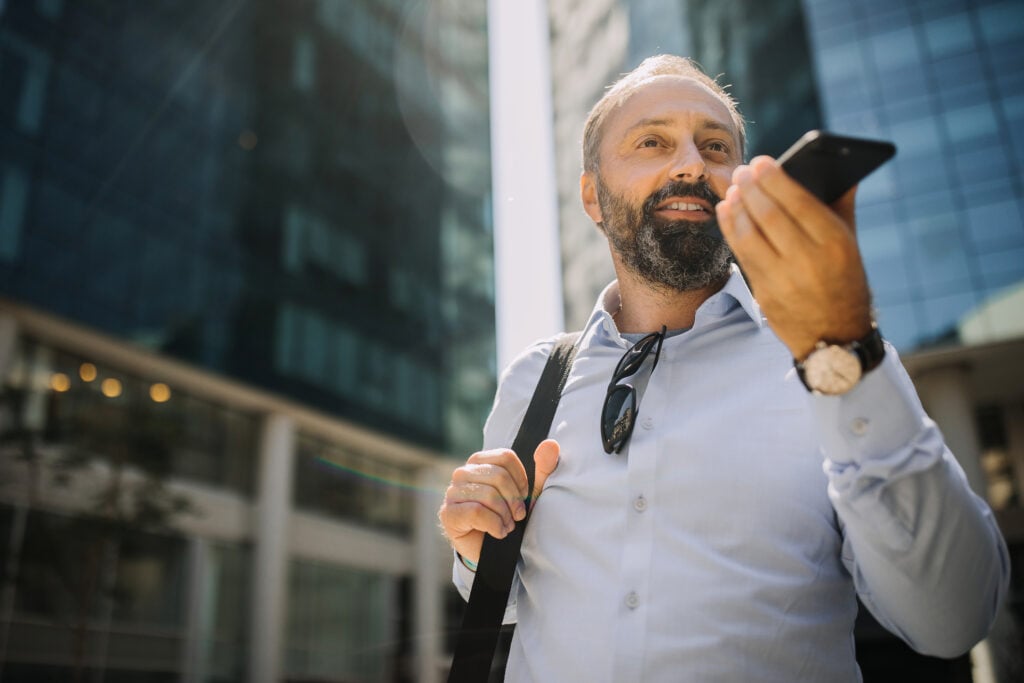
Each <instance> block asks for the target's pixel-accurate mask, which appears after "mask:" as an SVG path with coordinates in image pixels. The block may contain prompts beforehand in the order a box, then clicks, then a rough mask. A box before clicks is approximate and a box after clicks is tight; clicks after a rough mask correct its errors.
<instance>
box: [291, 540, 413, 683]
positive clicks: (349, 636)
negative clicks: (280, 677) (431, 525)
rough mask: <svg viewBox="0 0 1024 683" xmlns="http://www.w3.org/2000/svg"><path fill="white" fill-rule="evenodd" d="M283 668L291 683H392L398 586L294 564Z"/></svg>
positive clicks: (390, 580)
mask: <svg viewBox="0 0 1024 683" xmlns="http://www.w3.org/2000/svg"><path fill="white" fill-rule="evenodd" d="M288 594H289V600H288V622H287V625H286V633H285V638H286V652H285V661H284V668H285V674H286V676H287V677H288V679H289V680H310V681H312V680H317V681H319V680H322V681H387V680H394V679H395V676H396V671H395V669H394V667H395V666H396V665H397V664H398V661H399V658H398V656H397V650H398V637H397V636H398V632H397V626H398V616H399V615H398V580H397V579H396V578H395V577H389V576H383V575H380V574H371V573H368V572H364V571H359V570H357V569H349V568H345V567H335V566H330V565H326V564H321V563H317V562H311V561H304V560H293V561H292V562H291V565H290V567H289V570H288Z"/></svg>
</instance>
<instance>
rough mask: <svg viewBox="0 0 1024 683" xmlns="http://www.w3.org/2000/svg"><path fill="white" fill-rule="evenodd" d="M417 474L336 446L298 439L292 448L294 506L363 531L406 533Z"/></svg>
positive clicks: (408, 527)
mask: <svg viewBox="0 0 1024 683" xmlns="http://www.w3.org/2000/svg"><path fill="white" fill-rule="evenodd" d="M414 482H415V473H414V472H413V470H412V469H410V468H408V467H405V466H401V465H397V464H392V463H388V462H385V461H383V460H381V458H379V457H374V456H372V455H370V454H365V453H360V452H358V451H356V450H354V449H348V448H345V447H343V446H339V445H337V444H332V443H329V442H327V441H323V440H321V439H318V438H315V437H312V436H309V435H306V434H300V435H299V438H298V441H297V446H296V462H295V484H294V487H295V488H294V496H293V500H294V501H295V506H296V507H297V508H299V509H301V510H308V511H311V512H318V513H321V514H324V515H327V516H330V517H335V518H338V519H343V520H346V521H348V522H353V523H355V524H360V525H363V526H367V527H371V528H377V529H381V530H383V531H388V532H393V533H397V534H406V533H408V531H409V529H410V527H411V523H412V514H413V505H414V486H413V485H414Z"/></svg>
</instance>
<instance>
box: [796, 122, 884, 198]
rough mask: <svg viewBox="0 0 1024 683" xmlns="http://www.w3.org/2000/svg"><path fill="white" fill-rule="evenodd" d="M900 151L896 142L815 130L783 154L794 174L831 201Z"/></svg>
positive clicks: (810, 188) (808, 186)
mask: <svg viewBox="0 0 1024 683" xmlns="http://www.w3.org/2000/svg"><path fill="white" fill-rule="evenodd" d="M895 154H896V145H894V144H892V143H891V142H886V141H884V140H866V139H864V138H851V137H846V136H843V135H836V134H834V133H828V132H825V131H823V130H812V131H808V132H807V133H804V135H803V137H801V138H800V139H799V140H797V141H796V143H794V144H793V146H792V147H790V148H789V149H787V150H786V152H785V153H784V154H783V155H782V156H781V157H779V163H780V164H781V165H782V168H783V169H784V170H785V171H786V173H788V174H789V175H790V176H792V177H793V178H795V179H796V180H797V181H799V182H800V184H801V185H803V186H804V187H806V188H807V189H808V190H810V191H811V192H812V193H814V195H815V196H816V197H818V199H820V200H822V201H823V202H825V203H826V204H831V203H832V202H834V201H835V200H837V199H839V198H840V197H842V196H843V195H844V194H845V193H846V191H847V190H849V189H850V188H851V187H853V186H854V185H856V184H857V183H859V182H860V181H861V180H863V179H864V178H866V177H867V176H868V175H869V174H870V173H871V172H872V171H874V170H875V169H876V168H878V167H879V166H881V165H882V164H884V163H885V162H886V161H888V160H889V159H891V158H892V157H893V156H894V155H895Z"/></svg>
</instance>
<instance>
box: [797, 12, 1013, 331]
mask: <svg viewBox="0 0 1024 683" xmlns="http://www.w3.org/2000/svg"><path fill="white" fill-rule="evenodd" d="M805 5H806V9H807V23H808V27H809V29H810V36H811V41H812V44H813V46H814V54H815V63H816V65H817V81H818V86H819V88H818V89H819V93H820V97H821V102H822V107H823V110H824V115H825V122H826V124H827V125H828V126H829V127H830V128H833V129H835V130H837V131H847V132H850V133H852V134H859V135H863V136H869V137H881V138H885V139H890V140H893V141H894V142H895V143H896V145H897V147H898V148H899V151H898V154H897V156H896V158H895V159H894V160H893V161H892V162H891V163H889V164H887V165H886V166H885V167H884V168H883V169H881V170H880V171H879V172H878V173H876V174H875V175H874V176H872V177H871V178H870V179H869V180H868V181H867V182H865V183H864V184H863V185H862V187H861V192H860V194H859V197H858V199H859V204H858V210H859V226H860V242H861V245H862V249H863V252H864V258H865V261H866V262H867V266H868V271H869V277H870V279H871V284H872V288H873V290H874V295H875V301H876V304H877V306H878V309H879V316H880V322H881V327H882V329H883V330H884V331H885V334H886V336H887V337H888V338H890V339H891V340H892V341H893V342H894V343H895V344H896V345H897V346H898V347H900V348H901V349H912V348H914V347H917V346H921V345H925V344H929V343H933V342H936V341H942V340H944V339H955V338H956V334H957V324H958V322H959V320H960V318H961V317H963V316H964V315H965V314H966V313H967V312H968V311H970V310H971V309H973V308H975V307H977V306H978V305H979V304H982V303H983V302H984V301H986V300H988V299H991V298H992V297H997V296H999V295H1000V294H1001V293H1003V292H1005V291H1006V290H1007V289H1008V288H1011V287H1013V286H1014V285H1017V284H1019V283H1020V282H1021V280H1024V166H1022V164H1021V160H1022V159H1024V133H1022V129H1024V126H1022V123H1024V4H1022V3H1020V2H1017V1H1016V0H1002V1H987V0H986V1H982V0H954V1H945V0H943V1H936V2H926V1H921V2H915V1H911V0H897V1H892V0H885V1H882V0H870V1H867V2H856V3H848V2H836V1H833V0H805Z"/></svg>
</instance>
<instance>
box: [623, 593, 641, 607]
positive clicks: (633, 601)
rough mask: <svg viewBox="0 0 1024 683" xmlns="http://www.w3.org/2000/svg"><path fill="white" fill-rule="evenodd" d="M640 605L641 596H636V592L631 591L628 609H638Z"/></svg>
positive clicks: (627, 597)
mask: <svg viewBox="0 0 1024 683" xmlns="http://www.w3.org/2000/svg"><path fill="white" fill-rule="evenodd" d="M639 605H640V596H639V595H637V594H636V591H630V592H629V595H627V596H626V607H628V608H629V609H636V608H637V607H638V606H639Z"/></svg>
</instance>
